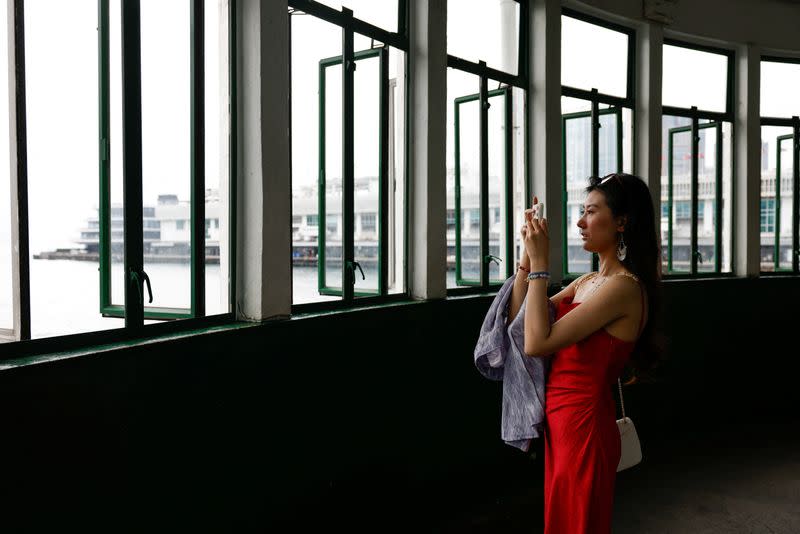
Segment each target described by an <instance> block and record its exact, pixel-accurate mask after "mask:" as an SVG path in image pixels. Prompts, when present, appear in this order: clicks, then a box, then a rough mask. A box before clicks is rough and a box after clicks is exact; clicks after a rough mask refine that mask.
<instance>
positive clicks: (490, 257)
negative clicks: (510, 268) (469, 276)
mask: <svg viewBox="0 0 800 534" xmlns="http://www.w3.org/2000/svg"><path fill="white" fill-rule="evenodd" d="M484 261H486V262H492V261H493V262H495V263H496V264H497V265H498V266H499V265H500V262H501V261H503V260H501V259H500V258H498V257H497V256H495V255H493V254H488V255H487V256H486V257H485V258H484Z"/></svg>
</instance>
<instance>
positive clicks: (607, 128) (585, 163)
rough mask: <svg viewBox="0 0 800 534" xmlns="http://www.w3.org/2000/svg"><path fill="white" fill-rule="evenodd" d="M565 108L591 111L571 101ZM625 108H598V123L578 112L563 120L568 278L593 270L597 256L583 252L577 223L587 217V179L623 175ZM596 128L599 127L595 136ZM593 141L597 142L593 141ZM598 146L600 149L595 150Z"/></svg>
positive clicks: (565, 253) (588, 113)
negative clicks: (584, 212) (584, 206)
mask: <svg viewBox="0 0 800 534" xmlns="http://www.w3.org/2000/svg"><path fill="white" fill-rule="evenodd" d="M568 100H569V103H566V104H565V106H577V107H591V103H590V102H583V101H577V100H573V99H568ZM622 111H623V110H622V108H620V107H616V106H612V107H607V108H600V107H599V106H597V108H596V114H597V119H596V120H595V121H593V120H592V115H593V113H592V111H591V110H589V111H574V112H571V113H565V114H564V115H562V116H561V129H562V130H561V131H562V136H563V147H562V151H563V158H564V160H563V161H564V165H563V167H562V172H563V180H562V182H563V184H564V189H563V194H564V199H565V200H564V207H565V209H564V226H563V228H564V230H563V232H564V234H563V240H564V243H566V246H565V247H564V248H563V249H562V250H563V253H564V266H565V273H566V274H565V276H575V275H577V274H579V273H586V272H589V271H591V270H593V269H594V268H596V267H593V261H595V260H594V258H593V254H591V253H589V252H586V251H585V250H583V243H582V241H581V239H580V234H579V232H578V227H577V222H578V219H580V217H581V216H582V214H583V200H584V198H585V196H586V195H585V193H584V190H585V188H586V186H587V178H588V177H589V176H591V175H592V174H593V171H592V169H593V168H597V169H598V170H597V175H598V176H603V175H605V174H609V173H612V172H623V161H624V154H623V132H624V127H623V113H622ZM592 124H594V125H595V127H594V132H593V128H592ZM593 139H596V140H595V141H593ZM595 146H596V149H595V148H593V147H595Z"/></svg>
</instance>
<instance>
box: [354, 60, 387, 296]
mask: <svg viewBox="0 0 800 534" xmlns="http://www.w3.org/2000/svg"><path fill="white" fill-rule="evenodd" d="M380 67H381V61H380V55H378V54H377V51H376V52H375V53H373V54H371V55H370V56H369V57H365V58H363V59H357V60H356V70H355V72H354V73H353V100H354V102H355V103H356V104H355V110H354V111H355V116H354V120H353V150H354V151H355V153H356V154H358V157H356V158H354V160H353V176H354V185H355V192H354V197H353V209H354V210H355V212H354V213H353V224H354V227H353V231H354V236H353V245H354V249H353V258H354V259H355V261H357V262H358V263H359V265H360V266H361V270H360V271H359V270H358V269H356V272H355V282H356V283H355V291H356V292H357V293H358V294H364V295H377V294H378V292H379V289H380V286H379V285H378V282H379V280H378V278H379V271H378V263H379V262H378V258H379V254H378V253H379V247H378V236H379V234H378V232H379V228H378V226H377V225H375V224H372V225H371V227H370V225H365V224H364V222H365V216H366V215H367V214H375V213H378V212H379V209H380V208H379V207H380V173H381V164H380V156H381V153H380V149H381V144H380V136H381V113H380V112H381V102H380V94H381V70H380ZM373 220H374V215H373ZM362 271H363V278H362Z"/></svg>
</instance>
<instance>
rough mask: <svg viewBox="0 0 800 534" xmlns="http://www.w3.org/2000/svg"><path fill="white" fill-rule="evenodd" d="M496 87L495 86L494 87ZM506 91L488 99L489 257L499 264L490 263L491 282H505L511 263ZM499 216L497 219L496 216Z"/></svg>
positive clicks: (494, 94)
mask: <svg viewBox="0 0 800 534" xmlns="http://www.w3.org/2000/svg"><path fill="white" fill-rule="evenodd" d="M491 85H494V84H491ZM506 91H507V90H501V91H498V92H492V93H490V96H489V104H490V107H489V113H488V133H489V138H488V141H489V161H488V163H489V214H490V217H489V254H491V255H493V256H495V257H496V258H498V261H499V263H496V262H494V261H491V262H489V280H490V282H499V283H503V282H505V280H506V278H508V276H507V275H506V268H507V266H508V264H509V263H512V261H513V260H512V258H509V257H508V253H507V250H508V243H509V239H510V238H513V236H509V234H508V225H507V224H506V221H507V216H508V204H507V202H506V200H507V196H506V185H507V183H508V180H509V176H508V171H509V169H508V165H507V164H506V163H507V162H506V146H507V142H506V141H507V139H506V134H507V133H508V127H507V124H506V122H507V121H506V108H507V107H508V106H507V105H506V104H507V98H508V97H507V92H506ZM495 213H496V214H497V217H495V216H494V215H493V214H495Z"/></svg>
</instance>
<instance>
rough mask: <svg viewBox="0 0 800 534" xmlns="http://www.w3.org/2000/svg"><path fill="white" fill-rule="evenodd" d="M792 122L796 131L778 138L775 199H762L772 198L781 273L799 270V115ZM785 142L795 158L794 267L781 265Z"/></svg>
mask: <svg viewBox="0 0 800 534" xmlns="http://www.w3.org/2000/svg"><path fill="white" fill-rule="evenodd" d="M792 122H793V123H794V124H793V126H794V132H793V133H791V134H787V135H780V136H778V137H777V138H776V141H777V143H776V151H777V155H776V159H775V161H776V166H775V198H773V199H762V200H772V202H773V218H774V224H773V230H772V231H774V232H775V245H774V253H773V259H774V271H773V272H779V273H797V272H798V256H800V247H798V235H797V232H798V211H799V210H798V206H797V201H798V182H799V181H800V178H799V177H800V169H798V160H800V157H799V155H800V142H799V141H800V125H799V124H798V122H800V121H798V120H797V117H794V118H793V120H792ZM783 144H788V145H789V147H790V148H791V153H792V158H793V165H792V182H793V188H792V189H793V190H792V208H793V210H792V224H793V228H792V230H793V234H792V267H790V268H788V269H787V268H785V267H781V266H780V265H781V256H780V251H781V243H780V237H781V201H780V198H781V195H782V193H781V178H782V176H783V172H782V170H783V161H782V156H781V153H782V148H783ZM763 231H770V230H762V232H763Z"/></svg>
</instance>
